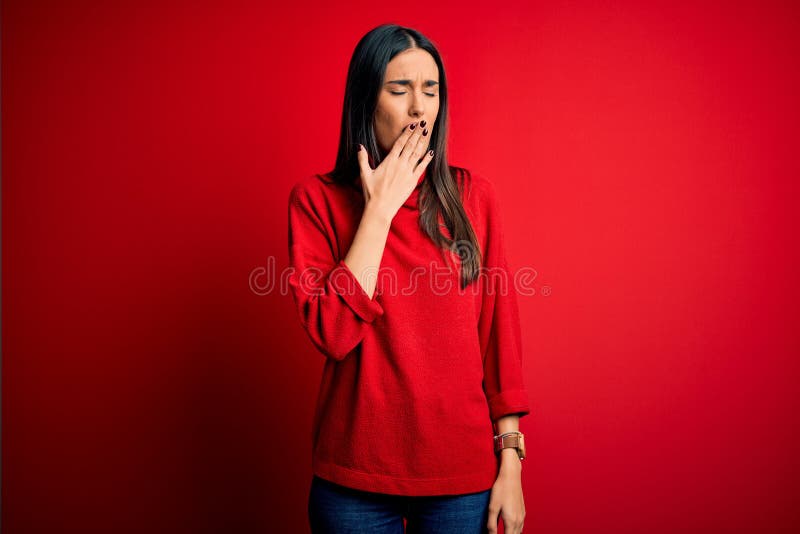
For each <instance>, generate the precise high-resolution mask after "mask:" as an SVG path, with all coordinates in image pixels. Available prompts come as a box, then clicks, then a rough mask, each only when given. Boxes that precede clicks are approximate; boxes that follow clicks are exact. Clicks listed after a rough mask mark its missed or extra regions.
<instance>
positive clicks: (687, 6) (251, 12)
mask: <svg viewBox="0 0 800 534" xmlns="http://www.w3.org/2000/svg"><path fill="white" fill-rule="evenodd" d="M703 4H705V3H703ZM278 9H280V11H276V10H275V8H272V7H269V6H268V5H267V3H263V2H249V3H245V2H236V3H233V4H231V3H228V2H210V1H206V2H183V3H179V2H175V1H172V2H163V1H162V2H141V1H137V2H126V3H124V4H123V3H122V2H101V1H96V2H75V1H73V2H57V1H54V2H50V3H45V2H35V1H15V2H8V1H6V2H4V3H3V6H2V171H3V175H2V230H3V233H2V238H3V242H2V258H3V264H2V275H3V276H2V282H3V295H2V296H3V307H2V318H3V324H2V333H3V346H2V348H3V362H2V363H3V369H2V370H3V398H2V407H3V409H2V423H3V428H2V437H3V443H2V460H3V466H2V497H3V503H2V504H3V507H2V512H3V517H2V521H3V527H5V528H4V532H8V533H10V534H16V533H23V532H68V531H80V532H87V533H88V532H98V533H99V532H267V531H273V532H277V531H280V532H305V531H306V529H307V526H306V503H307V492H308V487H309V486H308V485H309V483H310V477H311V471H310V425H311V418H312V411H313V407H314V401H315V399H316V388H317V386H318V383H319V377H320V373H321V369H322V363H323V356H322V355H321V354H320V353H318V352H316V351H315V349H314V348H313V347H312V345H311V343H310V341H309V340H308V339H307V338H306V337H305V333H304V332H303V330H302V328H301V326H300V323H299V319H298V318H297V317H296V315H295V310H294V306H293V303H292V300H291V297H290V296H289V294H288V293H286V292H285V290H284V291H281V287H280V283H279V282H280V281H279V280H278V281H276V286H275V287H274V288H272V289H271V290H269V288H268V287H265V284H266V283H267V282H268V280H269V278H270V269H271V271H272V276H273V278H274V276H277V275H279V274H280V272H281V270H282V269H283V268H284V267H285V266H286V264H287V261H288V257H287V228H286V225H287V216H286V210H287V195H288V192H289V189H290V187H291V186H292V185H293V184H294V182H295V181H296V180H298V179H300V178H301V177H303V176H304V175H308V174H311V173H316V172H323V171H327V170H328V169H330V167H331V166H332V165H333V161H334V157H335V151H336V143H337V142H338V131H339V120H340V117H341V104H342V94H343V90H344V79H345V74H346V70H347V65H348V61H349V58H350V54H351V53H352V50H353V47H354V46H355V44H356V42H357V41H358V39H359V38H360V37H361V36H362V35H363V34H364V33H366V32H367V31H368V30H369V29H371V28H372V27H374V26H376V25H378V24H380V23H383V22H396V23H400V24H404V25H408V26H412V27H415V28H417V29H419V30H421V31H422V32H424V33H425V34H426V35H428V36H429V37H430V38H432V39H433V40H434V42H435V43H436V44H437V45H438V47H439V48H440V51H441V53H442V55H443V57H444V61H445V66H446V68H447V74H448V79H449V82H450V91H451V93H450V96H451V125H452V129H451V135H450V155H451V159H450V161H451V163H455V164H458V165H463V166H467V167H470V168H473V169H476V170H479V171H482V172H483V173H484V174H486V175H487V176H489V177H490V178H491V179H492V180H494V181H495V183H496V184H497V188H498V191H499V194H500V195H501V202H502V204H503V206H504V210H505V218H506V221H507V227H508V232H507V236H506V239H507V247H508V249H509V261H510V263H511V266H512V267H513V268H515V269H519V268H522V267H532V268H534V269H535V270H536V271H537V273H538V276H537V278H536V282H535V286H536V287H537V289H538V291H537V293H536V295H534V296H525V297H521V298H520V308H521V314H522V321H523V328H524V339H523V346H524V348H525V362H524V365H525V372H526V375H525V379H526V383H527V384H528V386H529V390H530V395H531V401H532V408H533V411H532V414H531V415H530V416H528V417H526V418H523V420H522V423H521V427H522V430H523V431H524V432H525V433H526V437H527V440H526V441H527V442H528V447H529V458H528V459H526V460H525V463H524V467H523V472H522V476H523V485H524V495H525V503H526V511H527V518H526V528H525V531H526V532H528V531H530V532H534V531H536V532H543V533H544V532H615V533H619V532H631V533H633V532H679V531H680V532H688V531H697V532H720V531H732V530H736V529H741V530H743V531H761V532H768V531H770V532H774V531H777V530H780V529H789V528H790V527H794V528H795V529H797V528H800V509H798V507H797V502H798V496H799V495H798V481H799V480H800V477H798V475H800V473H799V472H798V471H799V470H798V455H797V450H798V417H797V411H796V410H797V404H798V403H797V401H798V395H797V381H798V367H799V366H798V361H797V356H798V352H799V351H798V335H797V330H796V323H797V312H796V310H797V302H798V300H797V299H798V283H797V278H796V274H795V273H796V271H797V267H798V261H797V260H798V252H797V242H796V239H795V237H794V236H795V233H796V229H797V227H798V224H797V223H798V221H797V218H798V216H797V212H798V208H797V200H798V195H797V193H798V186H797V180H798V174H799V173H798V170H800V169H799V168H800V165H798V159H797V157H798V141H797V140H798V134H797V124H798V118H799V117H798V99H797V94H798V89H800V88H799V87H798V85H799V84H798V82H799V81H800V76H799V75H798V67H797V65H798V59H797V58H798V52H800V50H799V49H800V46H798V38H797V35H798V32H799V31H800V17H798V9H797V8H796V6H793V5H792V4H791V3H790V2H780V3H771V4H770V3H764V2H755V1H753V2H749V3H746V4H745V3H726V2H720V3H715V4H714V5H711V4H707V5H706V6H705V7H698V6H696V5H695V2H678V3H675V2H659V3H652V2H634V1H630V2H616V3H612V2H606V3H594V2H592V3H589V2H587V3H581V2H566V3H560V2H542V3H538V4H535V5H533V4H528V3H523V2H519V3H516V4H515V3H507V2H503V3H494V5H492V6H491V7H490V6H489V5H488V4H486V3H475V5H472V6H470V5H467V4H465V3H463V2H459V3H442V2H439V3H432V4H431V3H424V4H391V3H379V2H363V3H353V4H347V5H340V4H337V3H321V2H319V3H316V4H314V5H309V4H306V5H303V4H302V3H299V2H289V3H282V4H280V6H279V8H278ZM270 266H271V267H270ZM273 281H274V282H275V280H273ZM548 289H549V294H547V291H548Z"/></svg>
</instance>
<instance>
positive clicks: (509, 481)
mask: <svg viewBox="0 0 800 534" xmlns="http://www.w3.org/2000/svg"><path fill="white" fill-rule="evenodd" d="M502 453H503V454H508V453H513V454H514V456H515V457H516V451H515V450H513V449H508V450H504V451H502ZM502 462H503V463H502V465H501V466H500V474H499V475H498V476H497V480H496V481H495V483H494V486H492V493H491V496H490V497H489V522H488V523H487V525H486V526H487V528H488V530H489V534H497V524H498V519H499V518H498V516H500V517H502V518H503V526H504V528H505V533H506V534H519V533H520V532H522V524H523V523H524V522H525V501H524V499H523V498H522V465H521V464H520V463H519V462H520V460H519V458H508V459H506V458H503V459H502Z"/></svg>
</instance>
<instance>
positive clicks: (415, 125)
mask: <svg viewBox="0 0 800 534" xmlns="http://www.w3.org/2000/svg"><path fill="white" fill-rule="evenodd" d="M416 127H417V123H416V122H412V123H411V124H410V125H409V126H408V129H409V130H413V129H414V128H416Z"/></svg>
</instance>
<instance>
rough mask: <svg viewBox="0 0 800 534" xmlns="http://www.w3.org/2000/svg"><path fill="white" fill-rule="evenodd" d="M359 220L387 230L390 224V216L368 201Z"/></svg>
mask: <svg viewBox="0 0 800 534" xmlns="http://www.w3.org/2000/svg"><path fill="white" fill-rule="evenodd" d="M361 221H362V222H364V223H366V224H368V225H370V226H373V227H375V228H379V229H381V230H384V229H385V230H388V229H389V227H390V226H391V225H392V218H391V217H387V216H386V214H385V213H383V212H381V211H380V210H379V209H378V208H377V207H376V206H374V205H373V204H370V203H367V205H366V206H365V207H364V213H363V215H362V216H361Z"/></svg>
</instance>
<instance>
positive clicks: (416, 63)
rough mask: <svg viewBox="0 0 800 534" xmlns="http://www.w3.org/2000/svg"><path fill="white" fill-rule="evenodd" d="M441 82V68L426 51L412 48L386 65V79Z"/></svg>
mask: <svg viewBox="0 0 800 534" xmlns="http://www.w3.org/2000/svg"><path fill="white" fill-rule="evenodd" d="M398 78H405V79H411V80H416V79H422V80H436V81H438V80H439V68H438V67H437V66H436V61H434V59H433V56H432V55H430V54H429V53H428V52H426V51H425V50H421V49H419V48H410V49H408V50H404V51H403V52H400V53H399V54H397V55H396V56H395V57H393V58H392V60H391V61H390V62H389V63H388V64H387V65H386V79H387V80H396V79H398Z"/></svg>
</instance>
